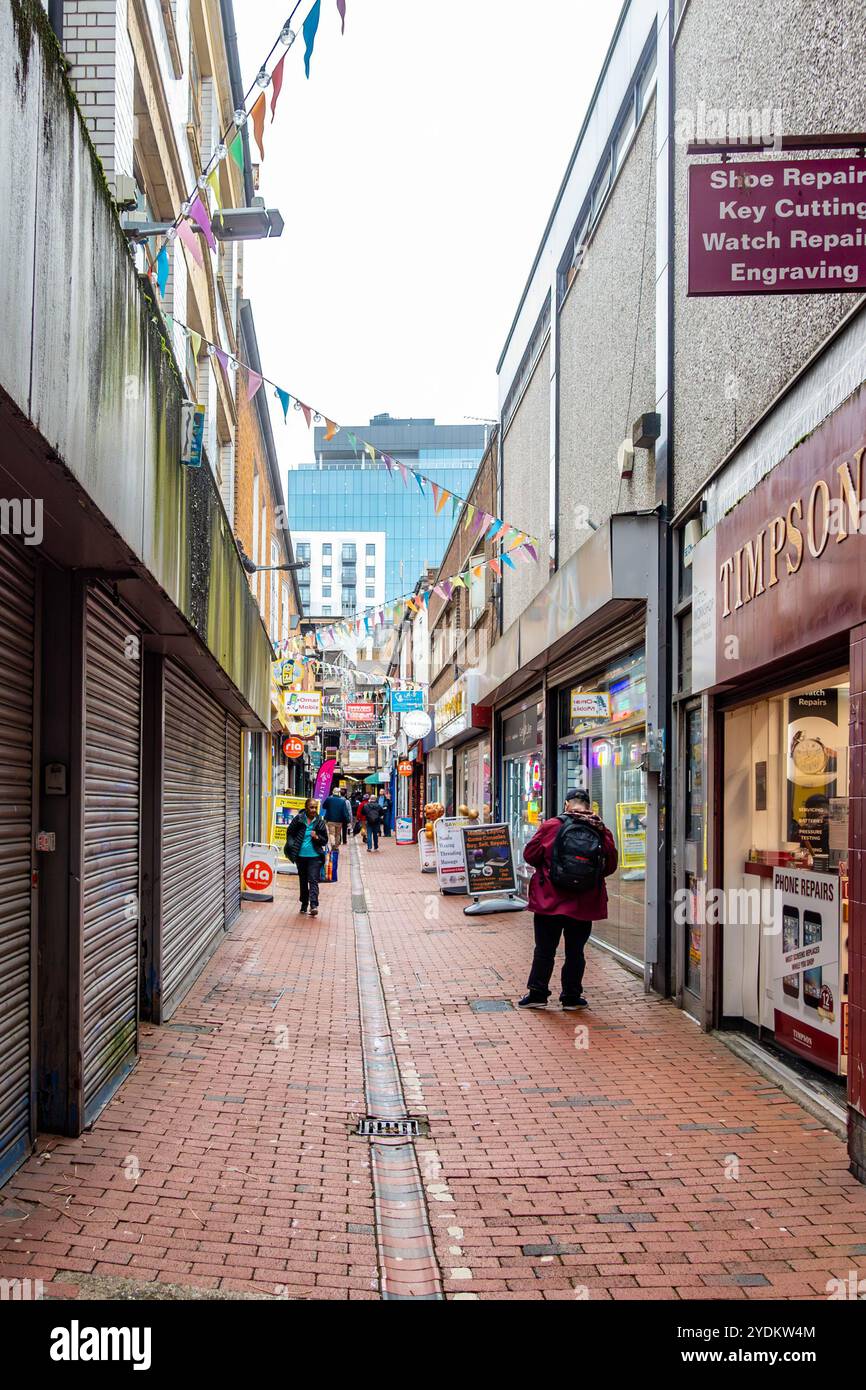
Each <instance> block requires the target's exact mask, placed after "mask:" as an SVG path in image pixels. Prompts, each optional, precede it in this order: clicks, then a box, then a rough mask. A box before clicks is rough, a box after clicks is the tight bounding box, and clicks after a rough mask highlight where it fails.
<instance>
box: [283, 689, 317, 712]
mask: <svg viewBox="0 0 866 1390" xmlns="http://www.w3.org/2000/svg"><path fill="white" fill-rule="evenodd" d="M283 700H284V701H285V710H286V714H287V715H289V717H290V718H300V719H321V717H322V692H321V690H286V691H285V692H284V694H283Z"/></svg>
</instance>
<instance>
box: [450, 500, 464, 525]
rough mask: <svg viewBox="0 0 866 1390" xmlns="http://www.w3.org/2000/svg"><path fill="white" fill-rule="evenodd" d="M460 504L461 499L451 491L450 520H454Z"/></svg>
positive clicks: (461, 503)
mask: <svg viewBox="0 0 866 1390" xmlns="http://www.w3.org/2000/svg"><path fill="white" fill-rule="evenodd" d="M462 505H463V502H462V499H461V498H459V497H455V496H454V494H453V493H452V495H451V520H452V521H453V520H454V518H455V516H456V515H457V513H458V512H459V511H460V508H461V507H462Z"/></svg>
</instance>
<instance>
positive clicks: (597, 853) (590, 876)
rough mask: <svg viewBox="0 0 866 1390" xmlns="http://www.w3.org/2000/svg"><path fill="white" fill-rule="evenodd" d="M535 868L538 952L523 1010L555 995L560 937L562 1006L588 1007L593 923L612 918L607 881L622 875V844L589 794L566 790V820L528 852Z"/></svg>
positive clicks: (551, 823)
mask: <svg viewBox="0 0 866 1390" xmlns="http://www.w3.org/2000/svg"><path fill="white" fill-rule="evenodd" d="M523 857H524V859H525V860H526V862H527V864H531V865H532V867H533V868H534V869H535V873H534V874H533V875H532V879H531V880H530V884H529V907H530V910H531V911H532V912H533V913H534V914H535V954H534V955H533V958H532V969H531V970H530V972H529V979H528V980H527V987H528V989H529V993H528V994H526V995H524V997H523V998H522V999H521V1000H520V1003H519V1007H520V1008H521V1009H543V1008H545V1007H546V1006H547V1000H548V998H549V997H550V989H549V985H550V977H551V975H552V974H553V964H554V960H555V958H556V948H557V946H558V945H559V938H560V937H561V936H563V935H564V936H565V961H564V964H563V967H562V989H561V993H560V1003H561V1004H562V1007H563V1008H564V1009H581V1008H585V1007H586V1000H585V998H584V997H583V992H582V991H583V972H584V969H585V967H586V960H585V957H584V947H585V945H586V943H587V941H588V940H589V934H590V932H591V931H592V924H593V922H598V921H601V920H602V919H603V918H604V917H606V916H607V888H606V887H605V882H604V880H605V879H606V878H607V877H608V875H610V874H612V873H614V872H615V871H616V866H617V863H618V856H617V850H616V842H615V840H614V838H613V835H612V834H611V832H610V831H609V830H608V828H607V826H606V825H605V824H604V822H603V821H602V820H600V819H599V817H598V816H596V815H594V814H593V812H592V810H591V809H590V801H589V796H588V795H587V793H586V792H585V791H580V790H578V789H577V788H574V789H573V790H571V791H568V792H566V796H565V810H564V811H563V813H562V815H561V816H554V817H553V818H552V819H551V820H546V821H543V822H542V824H541V825H540V826H539V827H538V829H537V830H536V832H535V834H534V835H533V837H532V839H531V840H530V841H529V844H528V845H527V846H526V848H525V849H524V851H523Z"/></svg>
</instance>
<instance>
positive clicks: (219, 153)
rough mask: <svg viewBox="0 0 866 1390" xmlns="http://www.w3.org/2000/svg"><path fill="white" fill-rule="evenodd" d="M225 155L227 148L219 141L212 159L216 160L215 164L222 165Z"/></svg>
mask: <svg viewBox="0 0 866 1390" xmlns="http://www.w3.org/2000/svg"><path fill="white" fill-rule="evenodd" d="M227 154H228V146H227V145H224V144H223V143H222V141H220V143H219V144H218V145H217V147H216V149H215V150H214V152H213V157H214V159H215V160H216V162H217V164H222V162H223V160H224V159H225V157H226V155H227Z"/></svg>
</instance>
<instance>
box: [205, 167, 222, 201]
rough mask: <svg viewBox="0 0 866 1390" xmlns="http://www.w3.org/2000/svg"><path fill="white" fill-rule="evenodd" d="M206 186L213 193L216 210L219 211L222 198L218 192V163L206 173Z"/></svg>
mask: <svg viewBox="0 0 866 1390" xmlns="http://www.w3.org/2000/svg"><path fill="white" fill-rule="evenodd" d="M207 186H208V188H209V189H210V191H211V193H212V194H213V200H214V202H215V204H216V207H217V211H221V210H222V205H223V199H222V193H221V192H220V166H219V165H218V164H215V165H214V167H213V168H212V169H211V171H210V173H209V174H208V176H207Z"/></svg>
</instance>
